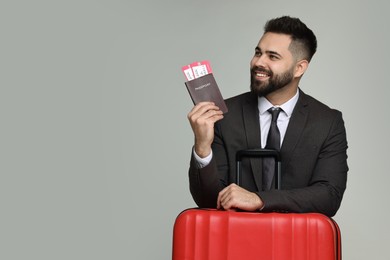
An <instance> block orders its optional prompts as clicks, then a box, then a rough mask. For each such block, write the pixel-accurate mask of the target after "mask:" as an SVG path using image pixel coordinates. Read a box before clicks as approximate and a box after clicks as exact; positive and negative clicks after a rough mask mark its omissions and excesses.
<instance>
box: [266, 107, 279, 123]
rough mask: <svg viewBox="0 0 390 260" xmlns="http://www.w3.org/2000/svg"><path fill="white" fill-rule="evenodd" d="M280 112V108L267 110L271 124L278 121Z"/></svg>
mask: <svg viewBox="0 0 390 260" xmlns="http://www.w3.org/2000/svg"><path fill="white" fill-rule="evenodd" d="M280 111H282V109H281V108H280V107H271V108H270V109H268V112H270V113H271V115H272V122H276V120H278V116H279V113H280Z"/></svg>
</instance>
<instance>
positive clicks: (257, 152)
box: [236, 149, 281, 190]
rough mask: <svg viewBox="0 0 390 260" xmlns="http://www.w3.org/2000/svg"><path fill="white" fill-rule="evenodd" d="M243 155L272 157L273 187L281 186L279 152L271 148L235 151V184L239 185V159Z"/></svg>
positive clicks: (278, 187)
mask: <svg viewBox="0 0 390 260" xmlns="http://www.w3.org/2000/svg"><path fill="white" fill-rule="evenodd" d="M244 157H250V158H251V157H273V158H274V159H275V162H276V165H275V166H276V167H275V189H277V190H279V189H280V188H281V161H280V153H279V152H278V151H276V150H271V149H247V150H239V151H237V153H236V162H237V169H236V180H237V185H240V182H241V180H240V177H241V161H242V158H244Z"/></svg>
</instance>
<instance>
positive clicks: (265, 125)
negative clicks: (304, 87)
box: [193, 91, 299, 168]
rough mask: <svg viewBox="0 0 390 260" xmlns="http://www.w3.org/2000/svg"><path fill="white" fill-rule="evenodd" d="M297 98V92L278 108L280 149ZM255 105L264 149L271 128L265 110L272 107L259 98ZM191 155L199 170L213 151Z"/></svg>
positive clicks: (263, 98)
mask: <svg viewBox="0 0 390 260" xmlns="http://www.w3.org/2000/svg"><path fill="white" fill-rule="evenodd" d="M298 98H299V91H297V93H296V94H295V95H294V96H293V97H292V98H291V99H290V100H288V101H287V102H285V103H284V104H282V105H281V106H279V107H280V108H281V109H283V110H282V111H281V112H280V114H279V116H278V120H277V125H278V128H279V132H280V147H281V146H282V143H283V140H284V136H285V134H286V130H287V126H288V123H289V122H290V118H291V115H292V112H293V110H294V107H295V105H296V103H297V101H298ZM257 104H258V109H259V119H260V133H261V148H264V147H265V145H266V143H267V136H268V131H269V128H270V126H271V119H272V115H271V113H269V112H268V111H267V110H268V109H270V108H271V107H274V106H273V105H272V104H271V102H269V101H268V100H267V99H266V98H265V97H259V98H258V102H257ZM193 153H194V157H195V159H196V161H197V164H198V167H199V168H203V167H206V166H207V165H208V164H209V163H210V161H211V159H212V158H213V151H211V153H210V154H209V155H208V156H207V157H205V158H201V157H199V155H197V154H196V152H195V150H193Z"/></svg>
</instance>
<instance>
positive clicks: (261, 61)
mask: <svg viewBox="0 0 390 260" xmlns="http://www.w3.org/2000/svg"><path fill="white" fill-rule="evenodd" d="M253 65H255V66H258V67H265V65H266V59H265V55H260V56H256V57H254V58H253Z"/></svg>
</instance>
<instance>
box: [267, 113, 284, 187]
mask: <svg viewBox="0 0 390 260" xmlns="http://www.w3.org/2000/svg"><path fill="white" fill-rule="evenodd" d="M280 111H282V109H281V108H279V107H272V108H270V109H268V112H269V113H271V115H272V120H271V126H270V128H269V132H268V137H267V145H266V146H265V148H266V149H272V150H277V151H279V150H280V133H279V129H278V125H277V120H278V116H279V113H280ZM274 174H275V160H274V159H273V158H264V160H263V190H269V189H270V188H271V184H272V180H273V178H274Z"/></svg>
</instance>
